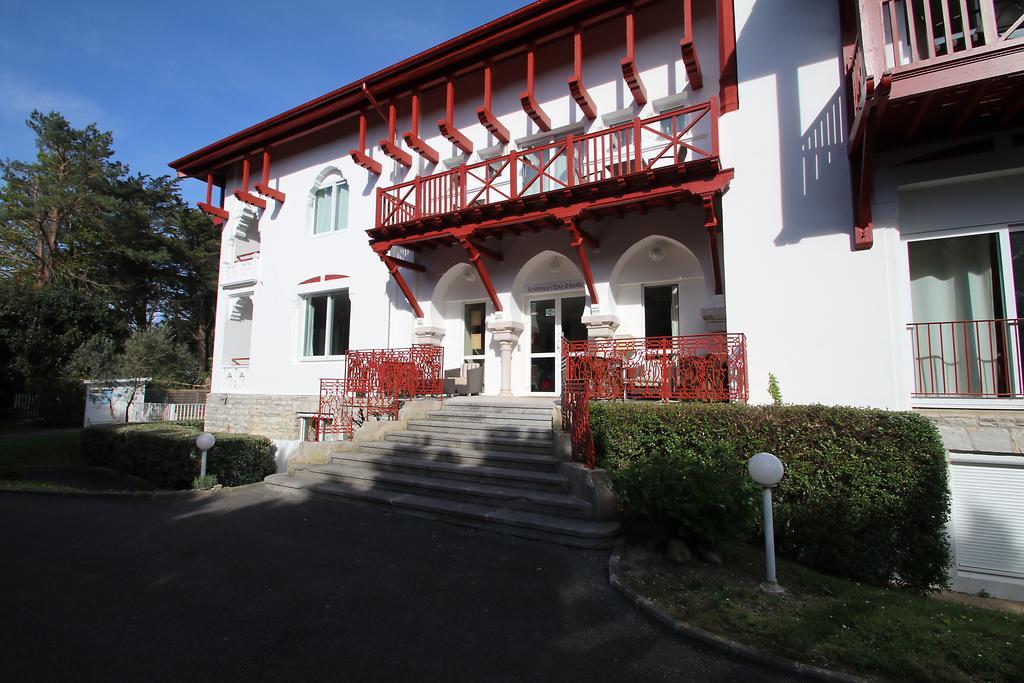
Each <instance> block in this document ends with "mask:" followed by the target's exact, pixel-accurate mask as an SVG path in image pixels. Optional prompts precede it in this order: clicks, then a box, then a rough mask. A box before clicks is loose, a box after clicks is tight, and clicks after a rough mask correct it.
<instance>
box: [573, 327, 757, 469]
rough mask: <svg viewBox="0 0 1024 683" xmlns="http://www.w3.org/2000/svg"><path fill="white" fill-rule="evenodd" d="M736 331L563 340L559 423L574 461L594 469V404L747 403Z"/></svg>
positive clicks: (743, 349) (743, 355)
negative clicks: (591, 408)
mask: <svg viewBox="0 0 1024 683" xmlns="http://www.w3.org/2000/svg"><path fill="white" fill-rule="evenodd" d="M748 397H749V387H748V384H747V341H746V337H745V336H744V335H743V334H740V333H731V334H729V333H721V334H701V335H690V336H682V337H621V338H617V339H591V340H583V341H568V340H563V341H562V421H563V426H564V428H565V429H566V431H568V432H569V433H570V434H571V436H572V444H573V457H574V459H576V460H578V461H580V462H583V463H585V464H586V465H587V467H591V468H592V467H594V443H593V438H592V436H591V434H590V411H589V403H590V401H592V400H620V401H624V400H637V399H655V400H660V401H744V402H745V401H746V400H747V398H748Z"/></svg>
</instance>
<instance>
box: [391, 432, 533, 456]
mask: <svg viewBox="0 0 1024 683" xmlns="http://www.w3.org/2000/svg"><path fill="white" fill-rule="evenodd" d="M384 441H387V442H391V443H405V444H417V445H420V446H447V447H454V448H463V449H467V448H479V449H483V450H496V451H505V452H516V453H537V454H539V455H551V454H552V452H551V450H552V446H551V443H550V442H549V441H538V440H537V439H523V438H504V437H493V436H484V435H481V436H473V435H469V434H466V433H464V432H461V431H458V430H454V429H449V430H446V431H418V430H412V429H409V430H406V431H398V432H388V433H387V434H386V435H385V436H384Z"/></svg>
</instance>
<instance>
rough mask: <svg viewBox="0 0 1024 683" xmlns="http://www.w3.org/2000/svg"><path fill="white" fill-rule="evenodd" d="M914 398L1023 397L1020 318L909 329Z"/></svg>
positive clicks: (1023, 331)
mask: <svg viewBox="0 0 1024 683" xmlns="http://www.w3.org/2000/svg"><path fill="white" fill-rule="evenodd" d="M907 332H908V333H909V335H910V347H911V356H912V361H913V364H914V390H913V396H914V397H915V398H1020V397H1024V362H1022V361H1024V358H1022V355H1021V352H1022V348H1021V337H1022V336H1024V320H1022V319H1020V318H1006V319H999V318H996V319H985V320H945V321H941V322H919V323H908V324H907Z"/></svg>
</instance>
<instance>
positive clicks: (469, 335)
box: [462, 302, 487, 368]
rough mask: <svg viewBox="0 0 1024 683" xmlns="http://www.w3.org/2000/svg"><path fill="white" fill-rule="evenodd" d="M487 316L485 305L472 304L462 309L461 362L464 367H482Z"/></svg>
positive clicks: (481, 303)
mask: <svg viewBox="0 0 1024 683" xmlns="http://www.w3.org/2000/svg"><path fill="white" fill-rule="evenodd" d="M486 316H487V304H485V303H483V302H480V303H472V304H466V305H465V306H464V307H463V315H462V320H463V323H464V325H465V335H464V338H463V348H462V362H463V364H464V365H465V367H481V368H482V367H483V366H484V330H485V325H484V321H485V318H486Z"/></svg>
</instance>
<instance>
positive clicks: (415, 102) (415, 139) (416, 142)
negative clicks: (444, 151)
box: [402, 92, 441, 164]
mask: <svg viewBox="0 0 1024 683" xmlns="http://www.w3.org/2000/svg"><path fill="white" fill-rule="evenodd" d="M402 138H403V139H404V140H405V144H406V146H407V147H409V149H411V150H413V151H414V152H416V153H417V154H419V155H420V156H421V157H423V158H424V159H426V160H427V161H429V162H430V163H432V164H436V163H437V162H438V161H440V160H441V156H440V155H439V154H438V153H437V150H436V149H434V148H433V147H431V146H430V145H428V144H427V143H426V142H424V141H423V140H422V139H421V138H420V94H419V93H418V92H414V93H413V94H412V130H411V131H409V132H408V133H406V134H405V135H403V136H402Z"/></svg>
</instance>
